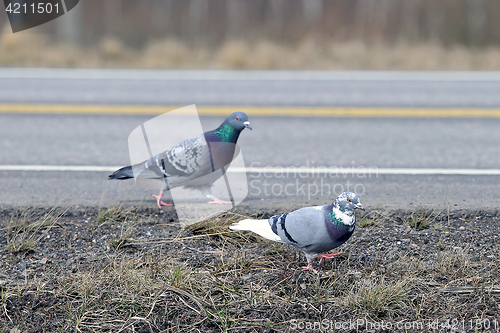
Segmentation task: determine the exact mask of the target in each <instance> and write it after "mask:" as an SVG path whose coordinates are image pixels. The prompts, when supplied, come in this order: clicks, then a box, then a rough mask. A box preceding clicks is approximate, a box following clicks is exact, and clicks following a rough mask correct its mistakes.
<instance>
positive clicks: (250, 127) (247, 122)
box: [243, 121, 252, 130]
mask: <svg viewBox="0 0 500 333" xmlns="http://www.w3.org/2000/svg"><path fill="white" fill-rule="evenodd" d="M243 124H244V125H245V127H246V128H248V129H249V130H252V126H250V122H249V121H245V122H244V123H243Z"/></svg>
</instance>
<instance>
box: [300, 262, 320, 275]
mask: <svg viewBox="0 0 500 333" xmlns="http://www.w3.org/2000/svg"><path fill="white" fill-rule="evenodd" d="M302 270H303V271H313V272H314V273H318V271H317V270H315V269H314V268H313V266H312V263H310V262H309V263H307V266H304V267H302Z"/></svg>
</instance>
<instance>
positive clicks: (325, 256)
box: [316, 253, 340, 265]
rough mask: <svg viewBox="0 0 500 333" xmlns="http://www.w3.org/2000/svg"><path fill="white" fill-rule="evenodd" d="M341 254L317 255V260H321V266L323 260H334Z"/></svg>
mask: <svg viewBox="0 0 500 333" xmlns="http://www.w3.org/2000/svg"><path fill="white" fill-rule="evenodd" d="M339 255H340V253H328V254H317V255H316V258H321V259H320V260H319V264H320V265H321V263H322V262H323V259H332V258H333V257H336V256H339Z"/></svg>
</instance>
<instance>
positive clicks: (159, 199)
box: [152, 191, 173, 209]
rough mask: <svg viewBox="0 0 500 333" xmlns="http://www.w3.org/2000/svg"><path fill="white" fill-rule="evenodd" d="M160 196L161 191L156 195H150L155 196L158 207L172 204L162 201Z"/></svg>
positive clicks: (161, 194)
mask: <svg viewBox="0 0 500 333" xmlns="http://www.w3.org/2000/svg"><path fill="white" fill-rule="evenodd" d="M162 196H163V191H160V194H158V195H154V194H153V195H152V197H153V198H156V203H157V204H158V208H160V209H161V206H167V207H171V206H173V205H172V204H168V203H166V202H163V201H162V200H161V197H162Z"/></svg>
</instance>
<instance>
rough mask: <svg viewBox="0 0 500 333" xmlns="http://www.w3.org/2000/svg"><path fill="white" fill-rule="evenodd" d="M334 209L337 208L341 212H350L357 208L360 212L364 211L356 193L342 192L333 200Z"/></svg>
mask: <svg viewBox="0 0 500 333" xmlns="http://www.w3.org/2000/svg"><path fill="white" fill-rule="evenodd" d="M333 205H334V206H335V207H338V208H339V209H340V210H341V211H346V210H352V211H354V209H356V208H359V209H361V210H365V209H364V208H363V205H362V204H361V201H359V197H358V195H357V194H356V193H353V192H344V193H342V194H341V195H339V196H338V197H337V199H335V201H334V202H333Z"/></svg>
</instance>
